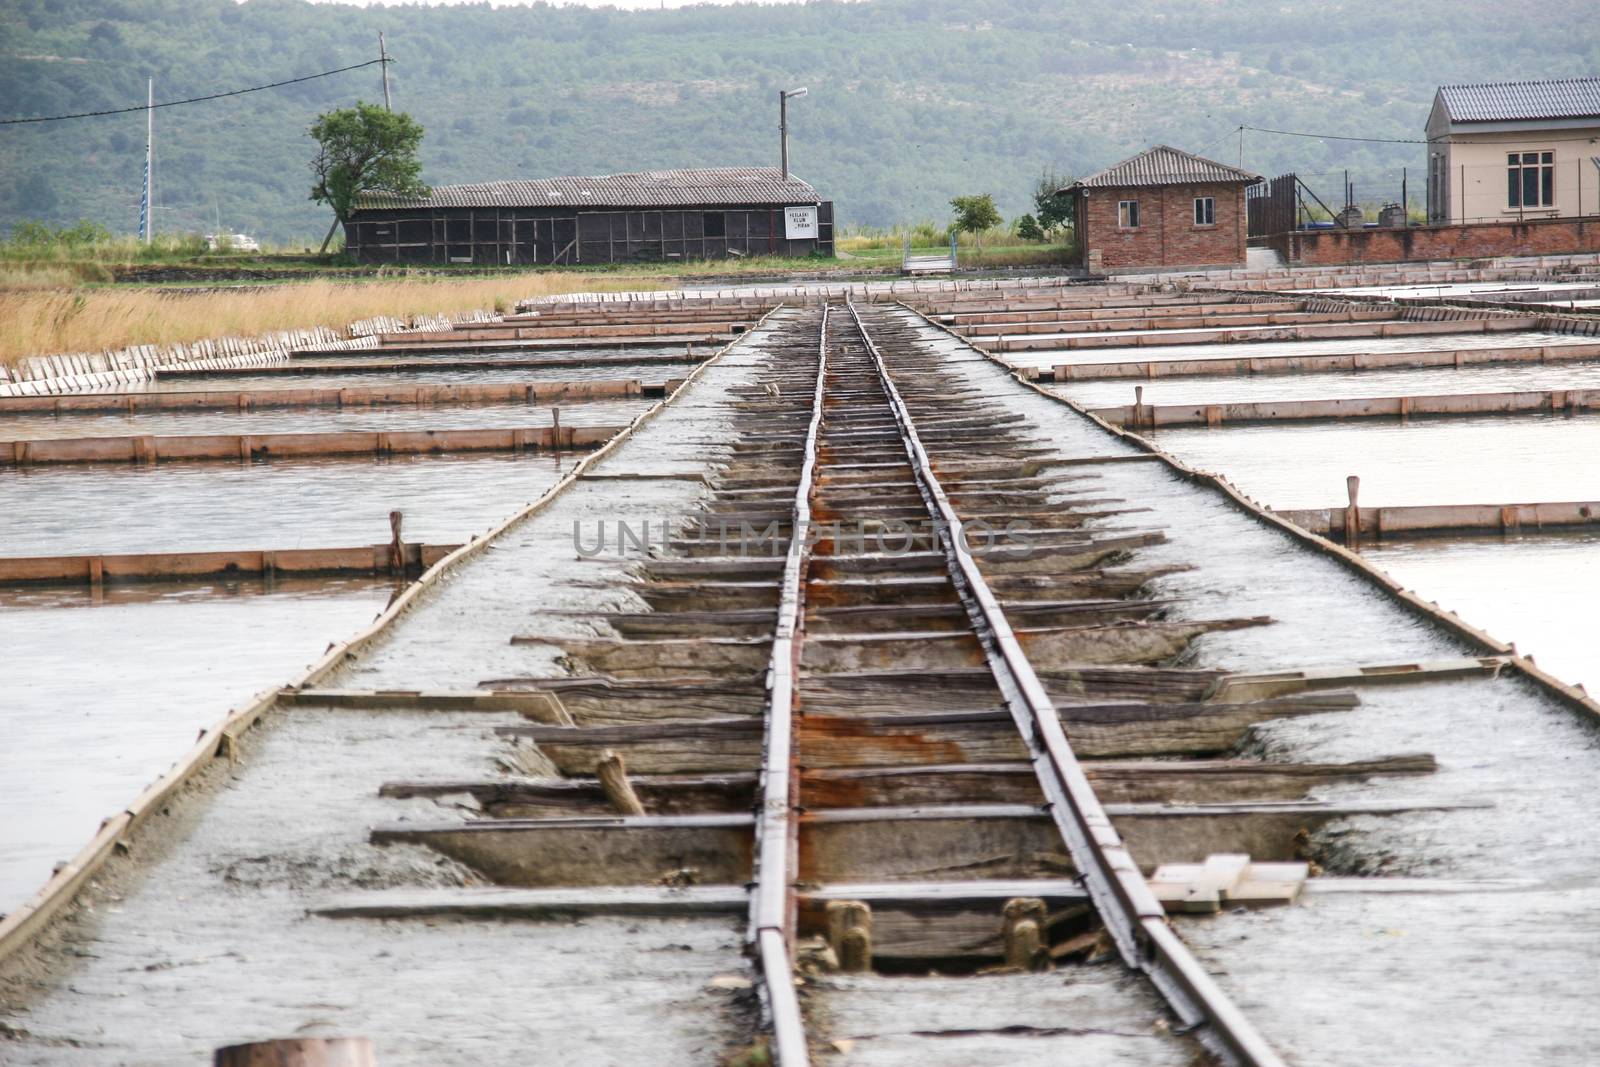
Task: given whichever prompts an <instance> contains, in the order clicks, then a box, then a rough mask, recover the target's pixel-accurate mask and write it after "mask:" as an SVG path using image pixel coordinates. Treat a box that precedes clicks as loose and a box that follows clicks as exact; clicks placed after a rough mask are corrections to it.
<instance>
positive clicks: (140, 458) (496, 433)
mask: <svg viewBox="0 0 1600 1067" xmlns="http://www.w3.org/2000/svg"><path fill="white" fill-rule="evenodd" d="M623 429H624V427H621V426H563V427H560V428H559V429H558V428H557V427H555V426H531V427H526V428H509V429H483V430H473V429H462V430H390V431H370V430H341V431H335V432H332V433H265V434H201V435H177V436H170V435H153V434H142V435H132V436H121V437H59V438H43V439H39V440H32V441H0V466H5V465H11V466H18V467H26V466H35V465H40V464H52V463H157V462H197V461H211V460H227V461H231V462H240V461H245V460H263V459H288V458H298V457H305V456H369V455H371V456H404V455H437V454H439V453H444V452H532V451H551V450H553V449H555V448H556V447H558V444H557V440H556V439H557V435H558V433H559V436H560V442H559V447H560V448H563V449H571V450H574V451H582V450H587V449H593V448H598V447H600V446H601V445H603V444H605V443H606V442H607V441H609V440H611V439H612V438H613V437H615V436H616V435H617V434H618V433H620V432H621V431H622V430H623Z"/></svg>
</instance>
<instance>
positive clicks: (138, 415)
mask: <svg viewBox="0 0 1600 1067" xmlns="http://www.w3.org/2000/svg"><path fill="white" fill-rule="evenodd" d="M653 403H655V401H654V400H653V399H648V398H645V397H635V398H631V399H618V400H574V401H562V402H560V403H558V404H555V405H550V404H462V405H458V406H450V407H441V406H435V405H429V406H426V407H412V406H409V405H397V406H394V407H349V408H337V407H312V408H259V409H256V410H254V411H145V412H135V413H133V414H127V413H122V412H82V413H69V414H65V415H11V416H7V417H5V418H3V419H0V438H5V439H7V440H18V441H37V440H44V439H46V438H56V437H117V436H123V435H133V434H158V435H178V434H265V433H335V432H338V431H341V430H448V429H509V428H516V429H522V428H524V427H530V426H549V425H551V424H552V422H553V420H554V416H553V415H552V414H551V412H552V409H553V408H560V410H561V425H563V426H625V425H627V424H628V423H629V422H631V421H632V420H633V419H634V418H635V417H637V416H638V415H639V414H640V413H641V412H642V411H644V410H645V409H646V408H648V407H649V406H650V405H651V404H653Z"/></svg>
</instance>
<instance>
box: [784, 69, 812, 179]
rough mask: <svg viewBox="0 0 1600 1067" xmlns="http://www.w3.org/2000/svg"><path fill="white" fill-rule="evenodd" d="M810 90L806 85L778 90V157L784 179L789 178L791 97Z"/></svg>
mask: <svg viewBox="0 0 1600 1067" xmlns="http://www.w3.org/2000/svg"><path fill="white" fill-rule="evenodd" d="M810 91H811V90H809V89H807V88H805V87H804V86H801V87H800V88H799V89H779V90H778V146H779V147H778V158H779V161H780V164H779V165H780V166H781V167H782V169H783V179H784V181H788V180H789V98H790V97H791V96H793V97H801V96H804V95H806V93H808V92H810Z"/></svg>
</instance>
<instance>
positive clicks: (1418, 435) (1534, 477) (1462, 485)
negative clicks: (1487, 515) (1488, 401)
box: [1149, 415, 1600, 510]
mask: <svg viewBox="0 0 1600 1067" xmlns="http://www.w3.org/2000/svg"><path fill="white" fill-rule="evenodd" d="M1149 436H1150V439H1151V440H1153V441H1154V442H1155V443H1156V444H1157V445H1159V446H1160V447H1162V448H1164V449H1166V450H1167V451H1168V452H1171V453H1172V454H1173V455H1175V456H1177V457H1178V458H1179V459H1182V460H1183V461H1184V462H1186V463H1188V464H1190V465H1191V466H1194V467H1198V468H1200V469H1201V470H1207V471H1215V472H1217V473H1219V474H1223V475H1225V476H1226V477H1227V478H1228V479H1229V480H1231V481H1233V482H1234V483H1235V484H1236V485H1238V486H1239V487H1240V488H1241V489H1243V490H1244V491H1245V492H1246V493H1248V494H1249V495H1250V496H1253V497H1255V498H1256V499H1257V500H1260V501H1263V502H1264V503H1266V504H1268V505H1270V506H1271V507H1273V508H1276V509H1279V510H1285V509H1293V508H1325V507H1338V506H1341V505H1343V504H1344V503H1345V501H1346V494H1345V476H1346V475H1350V474H1356V475H1360V477H1361V504H1362V506H1364V507H1387V506H1395V505H1402V504H1512V503H1527V502H1532V501H1557V500H1600V464H1597V463H1595V457H1596V456H1597V455H1600V415H1573V416H1566V415H1524V416H1517V417H1512V418H1474V419H1413V420H1411V421H1410V422H1398V421H1395V422H1390V421H1388V420H1378V419H1360V420H1355V421H1352V422H1346V423H1284V424H1273V423H1252V424H1249V425H1238V426H1231V427H1229V426H1223V427H1220V428H1218V429H1206V428H1204V427H1194V428H1190V427H1183V428H1173V429H1166V430H1156V431H1154V432H1153V433H1151V434H1150V435H1149Z"/></svg>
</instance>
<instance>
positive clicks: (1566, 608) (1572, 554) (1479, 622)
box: [1362, 534, 1600, 693]
mask: <svg viewBox="0 0 1600 1067" xmlns="http://www.w3.org/2000/svg"><path fill="white" fill-rule="evenodd" d="M1362 554H1363V555H1364V556H1366V557H1367V559H1368V560H1370V561H1371V562H1372V563H1375V564H1377V565H1378V566H1379V567H1382V568H1383V569H1384V570H1386V571H1388V572H1389V573H1390V574H1392V575H1394V577H1395V578H1397V579H1398V580H1399V581H1400V582H1402V583H1403V584H1405V586H1406V587H1407V588H1409V589H1411V590H1413V591H1415V592H1416V593H1418V594H1419V595H1420V596H1422V597H1423V598H1424V599H1426V600H1432V601H1436V602H1437V603H1438V604H1439V605H1440V606H1442V607H1445V608H1448V609H1450V610H1451V611H1453V612H1455V613H1456V614H1457V615H1460V616H1461V617H1462V618H1464V619H1466V620H1467V621H1468V622H1470V623H1472V624H1473V625H1474V626H1477V627H1479V628H1480V629H1483V630H1487V631H1488V632H1489V633H1491V634H1493V635H1494V636H1495V637H1498V638H1499V639H1500V640H1502V641H1514V642H1516V645H1517V648H1518V649H1520V650H1521V651H1523V652H1525V653H1530V654H1532V655H1533V657H1534V659H1535V660H1536V661H1537V662H1538V664H1539V666H1541V667H1543V668H1544V669H1545V670H1547V671H1550V672H1551V673H1552V674H1554V675H1555V676H1556V677H1558V678H1560V679H1561V680H1562V681H1564V682H1568V683H1571V684H1577V683H1582V684H1584V685H1586V686H1588V687H1589V688H1590V689H1591V690H1593V691H1594V692H1597V693H1600V642H1597V641H1596V639H1595V633H1594V629H1593V627H1592V625H1591V624H1590V621H1589V620H1590V619H1591V618H1592V616H1593V612H1594V600H1595V596H1596V594H1597V593H1600V534H1572V535H1545V536H1537V535H1535V536H1524V537H1505V538H1501V537H1495V538H1468V539H1461V540H1428V541H1411V542H1390V543H1387V544H1384V543H1379V544H1377V545H1372V546H1367V547H1363V549H1362Z"/></svg>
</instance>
